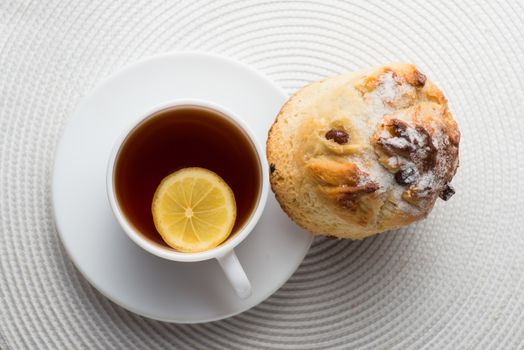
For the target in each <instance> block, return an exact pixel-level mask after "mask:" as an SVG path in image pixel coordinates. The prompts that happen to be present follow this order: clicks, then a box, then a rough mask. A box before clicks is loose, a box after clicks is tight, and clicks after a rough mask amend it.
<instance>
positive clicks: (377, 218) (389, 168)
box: [267, 63, 460, 239]
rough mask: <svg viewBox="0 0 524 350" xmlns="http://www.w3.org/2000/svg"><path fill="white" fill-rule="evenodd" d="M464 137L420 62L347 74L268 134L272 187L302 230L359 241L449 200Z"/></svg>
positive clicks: (290, 107) (296, 104)
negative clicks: (461, 141) (439, 200)
mask: <svg viewBox="0 0 524 350" xmlns="http://www.w3.org/2000/svg"><path fill="white" fill-rule="evenodd" d="M459 141H460V133H459V131H458V127H457V124H456V122H455V121H454V119H453V117H452V115H451V113H450V111H449V110H448V105H447V100H446V98H445V97H444V94H443V93H442V91H441V90H440V89H439V88H438V87H437V86H435V84H433V83H432V82H431V81H430V80H429V79H427V78H426V76H425V75H424V74H422V73H421V72H420V71H419V70H418V69H417V68H416V67H415V66H414V65H412V64H404V63H396V64H390V65H386V66H381V67H376V68H371V69H366V70H362V71H357V72H352V73H347V74H343V75H340V76H336V77H333V78H328V79H325V80H322V81H318V82H314V83H312V84H310V85H308V86H306V87H304V88H302V89H300V90H299V91H298V92H297V93H295V94H294V95H293V96H292V97H291V98H290V99H289V100H288V101H287V102H286V104H285V105H284V106H283V108H282V109H281V111H280V113H279V114H278V116H277V118H276V121H275V123H274V124H273V126H272V127H271V130H270V132H269V137H268V140H267V157H268V162H269V164H270V170H271V171H270V173H271V174H270V180H271V186H272V189H273V191H274V192H275V195H276V198H277V200H278V201H279V203H280V205H281V207H282V208H283V209H284V211H285V212H286V213H287V214H288V215H289V216H290V217H291V218H292V219H293V220H294V221H295V222H296V223H297V224H298V225H300V226H302V227H303V228H305V229H307V230H309V231H311V232H312V233H315V234H326V235H333V236H337V237H341V238H352V239H360V238H363V237H366V236H369V235H372V234H375V233H378V232H383V231H386V230H391V229H396V228H399V227H401V226H404V225H407V224H409V223H412V222H414V221H416V220H419V219H421V218H424V217H425V216H426V215H427V214H428V213H429V212H430V211H431V209H432V207H433V205H434V203H435V201H436V199H437V198H438V197H440V198H442V199H444V200H447V199H449V197H451V195H452V194H453V193H454V190H453V188H452V187H451V186H450V185H449V183H450V182H451V180H452V178H453V176H454V174H455V172H456V170H457V167H458V147H459Z"/></svg>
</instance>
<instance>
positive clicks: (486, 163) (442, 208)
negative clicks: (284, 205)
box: [0, 0, 524, 350]
mask: <svg viewBox="0 0 524 350" xmlns="http://www.w3.org/2000/svg"><path fill="white" fill-rule="evenodd" d="M522 33H524V4H523V3H522V2H518V1H499V2H495V1H475V0H468V1H456V2H454V1H453V2H452V1H444V2H441V1H406V2H400V1H371V2H360V1H359V2H357V1H354V2H341V1H329V2H327V1H326V2H322V4H320V2H319V1H282V2H281V1H182V2H177V1H165V0H162V1H151V0H143V1H142V0H111V1H110V0H107V1H100V0H99V1H87V0H86V1H81V0H64V1H38V0H34V1H21V0H2V1H0V348H2V349H12V350H15V349H65V348H68V349H73V348H74V349H168V348H173V349H354V348H362V349H390V348H391V349H422V348H424V349H524V276H523V274H524V219H523V217H524V215H523V214H524V210H523V209H524V196H523V195H522V190H523V188H524V175H523V170H524V152H523V150H524V141H523V138H524V115H523V114H524V112H523V111H524V89H523V84H524V83H523V81H524V64H523V62H524V40H523V36H522ZM173 50H200V51H206V52H214V53H218V54H222V55H225V56H229V57H232V58H234V59H237V60H240V61H242V62H244V63H247V64H249V65H251V66H252V67H254V68H256V69H258V70H260V71H262V72H263V73H265V74H266V75H267V76H269V77H270V78H271V79H273V80H274V81H275V82H276V83H277V84H279V85H280V86H282V87H283V88H284V89H285V90H286V91H288V92H289V93H292V92H293V91H294V90H296V89H297V88H299V87H301V86H302V85H304V84H306V83H308V82H310V81H313V80H315V79H319V78H322V77H324V76H328V75H334V74H337V73H339V72H343V71H346V70H354V69H358V68H363V67H367V66H370V65H376V64H381V63H386V62H390V61H395V60H406V61H412V62H414V63H416V64H418V65H419V66H420V67H421V69H422V70H423V71H424V72H425V73H427V74H428V76H429V77H430V78H432V79H433V80H434V81H436V82H437V83H438V84H439V85H440V86H441V87H442V88H443V89H444V90H445V91H446V92H447V95H448V97H449V100H450V105H451V109H452V111H453V112H454V114H455V116H456V118H457V120H458V122H459V124H460V127H461V130H462V134H463V142H462V144H461V157H462V158H461V168H460V169H459V173H458V175H457V177H456V179H455V181H454V184H455V187H456V188H457V195H456V196H455V197H454V198H452V199H451V200H450V201H449V202H448V203H446V204H445V205H443V204H442V203H440V204H439V205H438V206H437V207H436V208H435V210H434V211H433V213H432V214H431V216H430V217H429V218H428V219H427V220H426V221H424V222H421V223H419V224H416V225H413V226H411V227H409V228H407V229H405V230H401V231H400V232H398V233H389V234H384V235H380V236H377V237H372V238H369V239H366V240H364V241H359V242H349V241H342V242H338V241H330V240H325V239H317V240H316V241H315V243H314V245H313V246H312V248H311V251H310V253H309V254H308V256H307V257H306V259H305V261H304V262H303V264H302V265H301V267H300V268H299V270H298V271H297V272H296V274H295V275H294V276H293V277H292V278H291V279H290V280H289V282H288V283H287V284H286V285H285V286H284V287H282V288H281V289H280V290H279V291H278V292H277V293H276V294H274V295H273V296H272V297H271V298H269V299H268V300H267V301H266V302H264V303H262V304H261V305H259V306H257V307H255V308H254V309H252V310H250V311H248V312H246V313H243V314H241V315H239V316H236V317H233V318H230V319H227V320H224V321H219V322H214V323H209V324H201V325H175V324H167V323H162V322H156V321H151V320H148V319H145V318H142V317H140V316H137V315H134V314H132V313H130V312H127V311H126V310H124V309H121V308H120V307H118V306H116V305H114V304H113V303H111V302H109V301H108V300H107V299H105V298H104V297H103V296H101V295H100V294H99V293H98V292H97V291H96V290H94V289H93V288H92V287H91V286H90V285H89V284H88V283H87V282H86V280H85V279H84V278H83V277H82V276H81V275H80V274H79V273H78V272H77V271H76V269H75V268H74V267H73V265H72V263H71V262H70V261H69V259H68V258H67V256H66V255H65V252H64V249H63V248H62V246H61V243H60V241H59V240H58V238H57V235H56V233H55V227H54V224H53V215H52V207H51V197H50V181H51V177H52V173H51V169H52V164H53V154H54V150H55V146H56V144H57V141H58V139H59V137H60V134H61V130H62V129H63V127H64V125H66V123H67V121H68V117H69V116H70V115H71V113H72V111H73V110H74V108H75V106H76V105H77V104H78V103H79V101H80V99H81V98H82V97H83V96H85V95H86V94H88V93H89V91H90V90H91V89H92V88H93V87H94V86H95V85H96V84H97V83H98V82H100V81H101V80H102V79H104V78H105V77H107V76H108V75H109V74H110V73H112V72H115V71H117V70H119V69H120V68H121V67H123V66H125V65H126V64H128V63H131V62H134V61H136V60H139V59H141V58H144V57H148V56H151V55H154V54H158V53H164V52H168V51H173Z"/></svg>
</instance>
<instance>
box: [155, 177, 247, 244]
mask: <svg viewBox="0 0 524 350" xmlns="http://www.w3.org/2000/svg"><path fill="white" fill-rule="evenodd" d="M151 211H152V214H153V221H154V223H155V227H156V229H157V231H158V233H160V236H162V239H163V240H164V241H165V242H166V243H167V244H168V245H169V246H170V247H172V248H175V249H176V250H179V251H182V252H201V251H205V250H209V249H211V248H214V247H216V246H218V245H219V244H220V243H222V242H223V241H224V240H225V239H226V238H227V237H228V236H229V234H230V233H231V231H232V229H233V226H234V224H235V219H236V214H237V210H236V203H235V196H234V194H233V191H232V190H231V188H230V187H229V186H228V185H227V183H226V182H225V181H224V180H223V179H222V178H221V177H220V176H219V175H217V174H216V173H214V172H212V171H211V170H207V169H204V168H197V167H193V168H184V169H181V170H178V171H175V172H174V173H172V174H170V175H168V176H167V177H165V178H164V179H163V180H162V182H161V183H160V185H159V186H158V188H157V190H156V192H155V195H154V197H153V203H152V205H151Z"/></svg>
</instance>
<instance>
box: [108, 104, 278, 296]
mask: <svg viewBox="0 0 524 350" xmlns="http://www.w3.org/2000/svg"><path fill="white" fill-rule="evenodd" d="M179 106H197V107H204V108H209V109H212V110H216V111H218V112H219V113H220V114H223V115H225V116H227V117H228V118H230V119H231V120H232V121H233V122H234V123H235V124H236V125H237V126H238V127H239V128H241V129H242V130H243V131H244V132H245V134H246V135H247V136H248V137H249V139H250V140H251V142H252V144H253V145H254V147H255V150H256V155H257V157H258V161H259V164H260V169H261V174H260V175H261V181H260V186H261V188H260V191H259V192H258V200H257V204H256V207H255V209H254V210H253V211H252V212H251V216H250V217H249V219H248V220H247V222H246V223H245V225H244V226H243V227H242V228H241V229H240V230H238V231H237V232H235V233H234V234H232V236H231V237H229V238H228V239H227V240H226V241H225V242H224V243H222V244H220V245H219V246H217V247H215V248H213V249H210V250H207V251H203V252H198V253H184V252H179V251H176V250H174V249H172V248H169V247H167V246H166V247H164V246H160V245H158V244H154V243H153V242H151V241H150V240H148V239H147V238H146V237H145V236H144V235H143V234H141V233H140V232H138V231H137V229H136V228H135V227H134V226H133V225H132V224H131V223H130V222H129V221H128V219H127V218H126V217H125V215H124V214H123V212H122V210H121V208H120V205H119V203H118V200H117V197H116V193H115V171H114V170H115V163H116V160H117V159H118V156H119V151H120V149H121V147H122V145H123V144H124V142H125V140H126V138H127V136H128V135H129V133H130V132H131V131H132V130H133V129H134V128H135V127H136V126H137V125H139V124H140V123H142V122H143V121H144V120H146V119H147V118H149V117H150V116H152V115H154V114H155V113H156V112H158V111H161V110H164V109H166V108H172V107H179ZM268 190H269V172H268V167H267V164H266V160H265V153H264V150H263V148H262V147H261V146H260V144H259V142H258V141H257V139H256V137H255V136H254V133H253V132H252V131H251V129H250V128H249V127H248V126H247V125H246V123H245V122H244V121H243V120H242V118H240V117H239V116H238V115H236V114H235V113H233V112H231V111H229V110H227V109H225V108H224V107H221V106H218V105H216V104H213V103H210V102H207V101H202V100H195V99H186V100H176V101H173V102H170V103H166V104H163V105H160V106H157V107H155V108H154V109H152V110H150V111H149V112H147V113H145V114H144V115H143V116H142V117H140V118H138V120H137V121H136V122H135V123H133V124H132V125H131V126H130V127H129V128H128V129H127V130H125V131H124V132H123V134H122V135H121V136H120V137H119V138H118V140H117V141H116V144H115V146H114V148H113V150H112V153H111V156H110V158H109V163H108V168H107V194H108V197H109V202H110V205H111V208H112V210H113V213H114V215H115V217H116V219H117V220H118V222H119V223H120V225H121V226H122V228H123V230H124V231H125V232H126V234H127V235H128V236H129V238H131V239H132V240H133V241H134V242H135V243H136V244H138V245H139V246H140V247H142V248H143V249H145V250H146V251H148V252H149V253H151V254H154V255H156V256H159V257H161V258H164V259H168V260H174V261H181V262H196V261H203V260H208V259H217V261H218V263H219V264H220V266H221V267H222V269H223V270H224V273H225V275H226V277H227V279H228V280H229V282H230V283H231V285H232V287H233V289H234V290H235V291H236V292H237V294H238V295H239V296H240V297H241V298H247V297H249V296H250V295H251V283H250V282H249V279H248V277H247V276H246V273H245V272H244V269H243V268H242V265H241V264H240V262H239V261H238V258H237V256H236V255H235V251H234V248H235V247H236V246H237V245H239V244H240V243H241V242H242V241H243V240H244V239H245V238H246V237H247V236H248V235H249V234H250V233H251V232H252V231H253V229H254V227H255V225H256V224H257V222H258V220H259V218H260V216H261V215H262V212H263V210H264V207H265V205H266V200H267V195H268Z"/></svg>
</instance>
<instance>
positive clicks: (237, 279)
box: [217, 249, 251, 299]
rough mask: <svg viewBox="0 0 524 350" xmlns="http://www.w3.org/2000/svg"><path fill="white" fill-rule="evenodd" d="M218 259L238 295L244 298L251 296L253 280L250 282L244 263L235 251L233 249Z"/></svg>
mask: <svg viewBox="0 0 524 350" xmlns="http://www.w3.org/2000/svg"><path fill="white" fill-rule="evenodd" d="M217 260H218V263H219V264H220V267H222V270H224V274H225V275H226V277H227V279H228V280H229V283H231V286H232V287H233V289H234V290H235V292H237V294H238V296H239V297H241V298H242V299H246V298H247V297H249V296H250V295H251V282H249V279H248V278H247V276H246V273H245V272H244V269H243V268H242V265H240V262H239V261H238V258H237V256H236V254H235V251H234V250H233V249H231V251H229V252H228V253H226V254H225V255H223V256H221V257H218V258H217Z"/></svg>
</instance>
